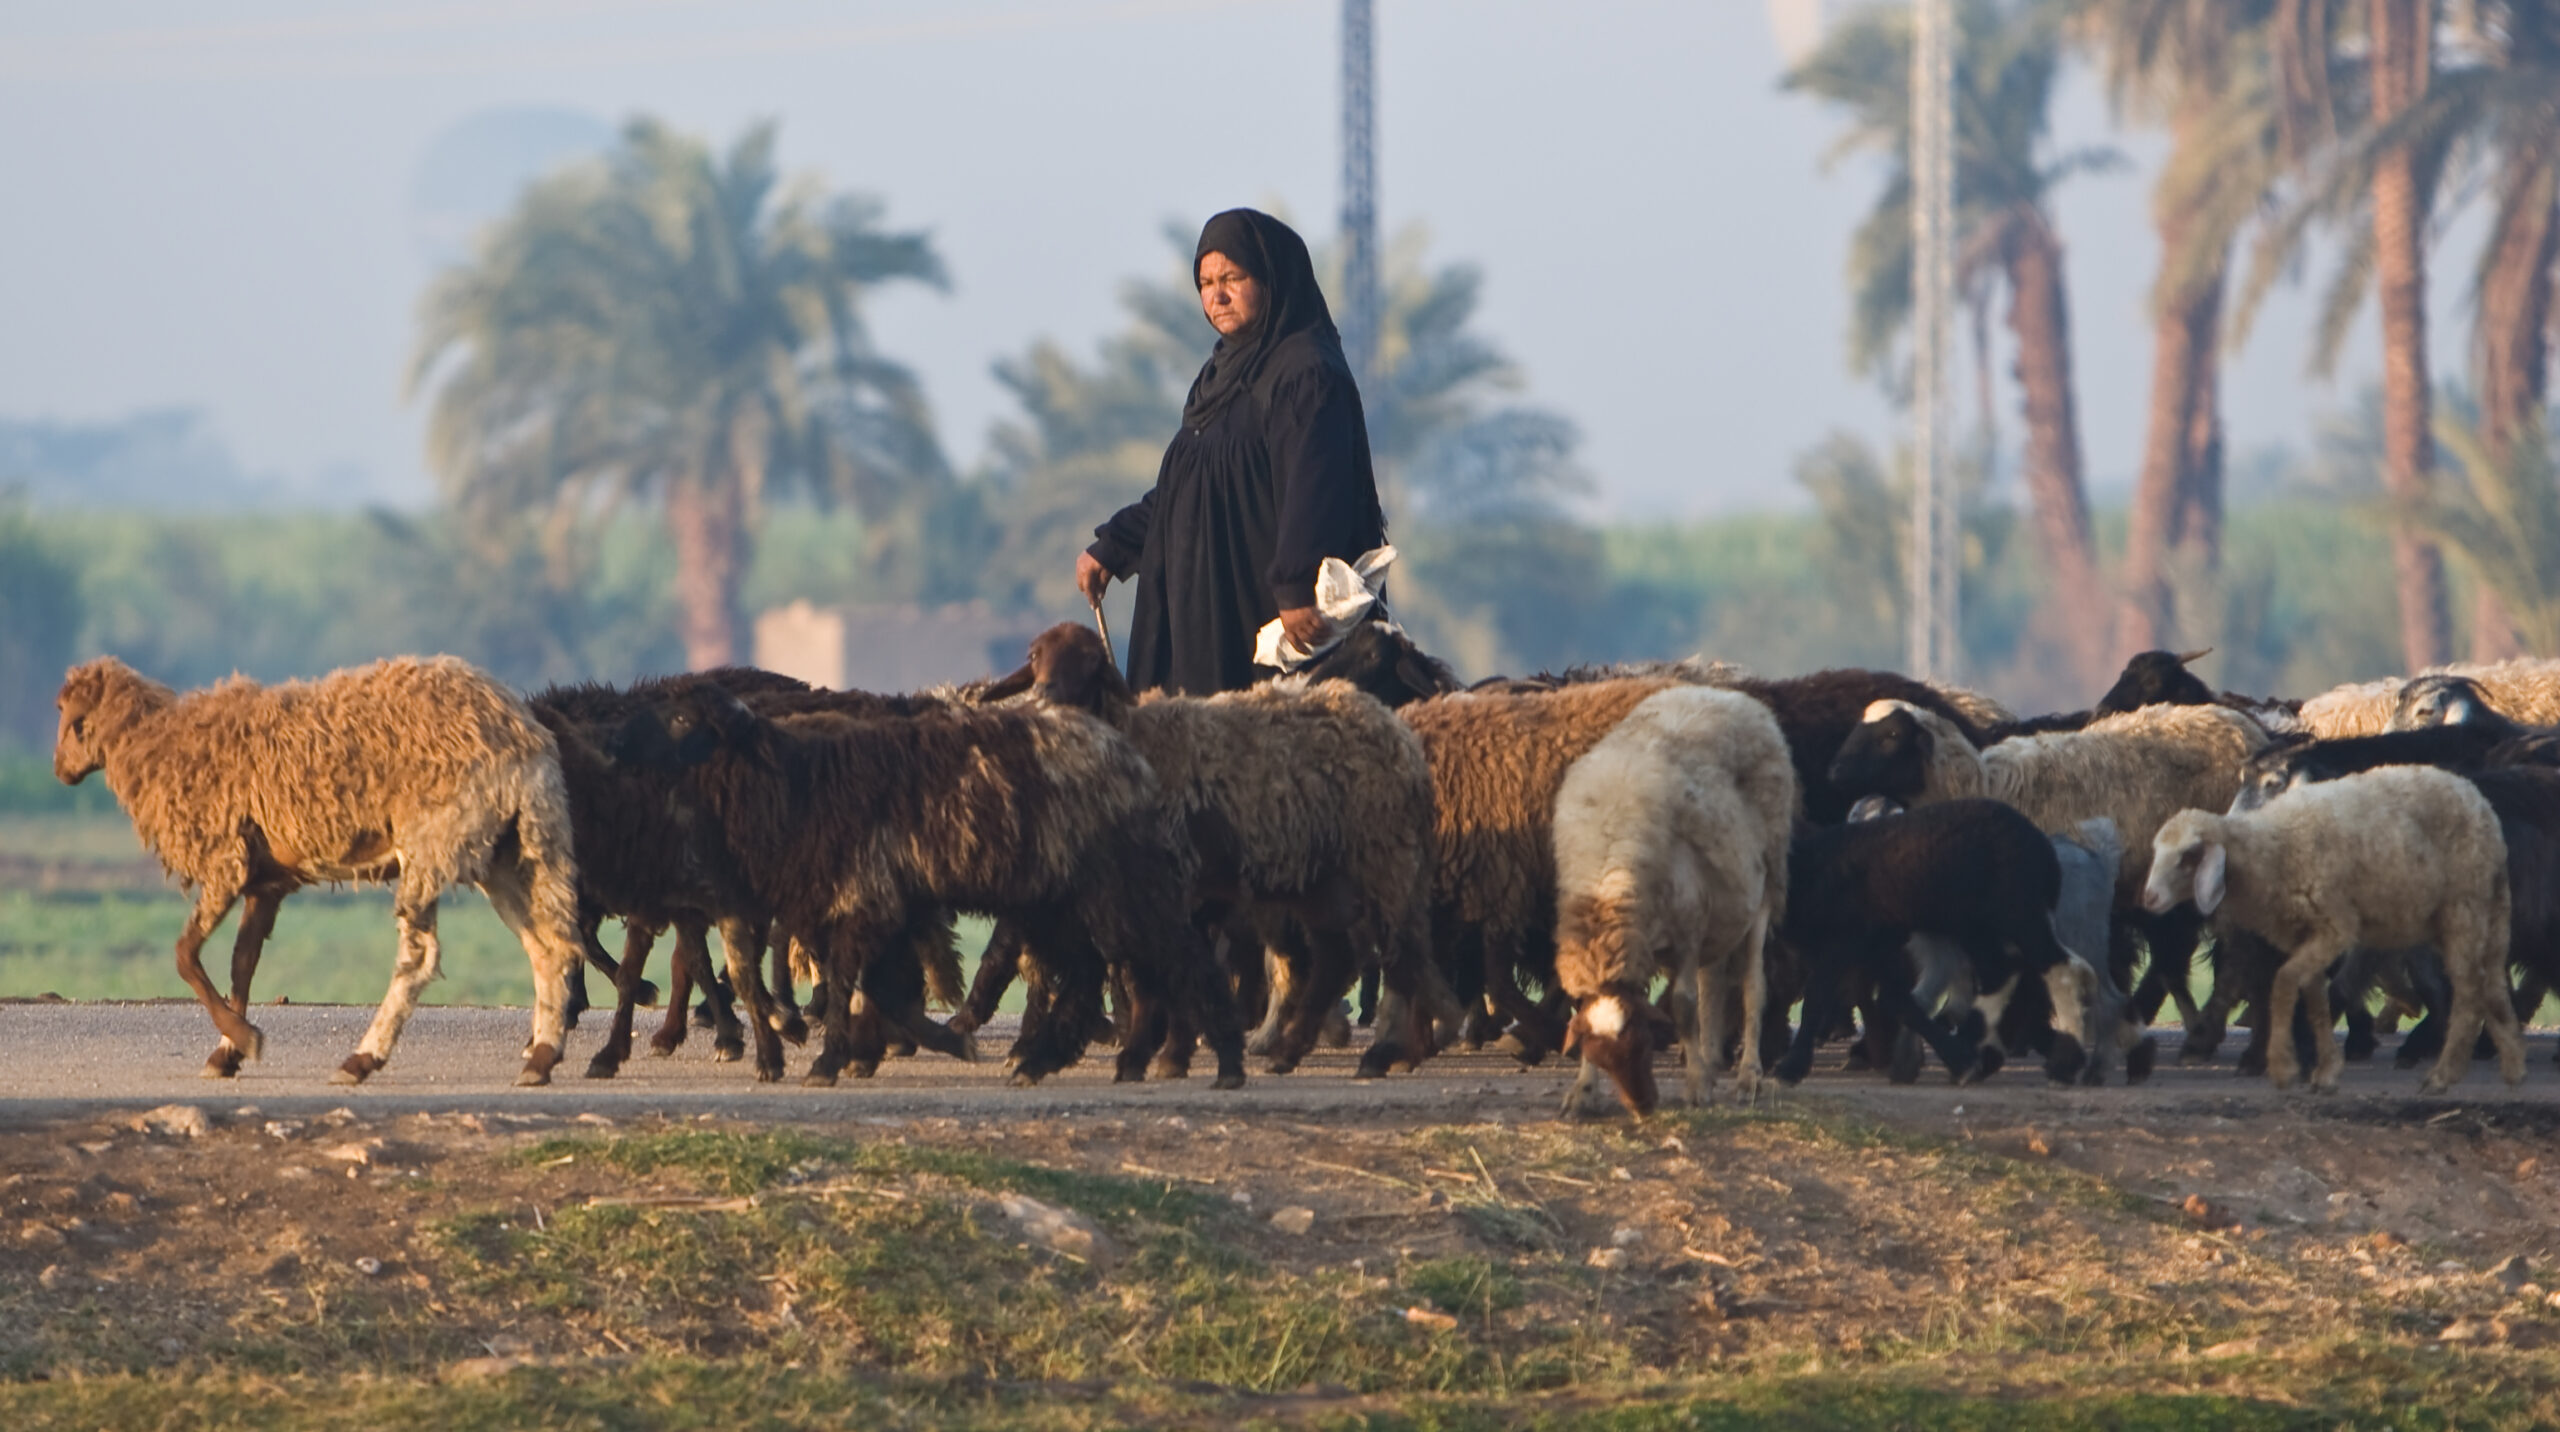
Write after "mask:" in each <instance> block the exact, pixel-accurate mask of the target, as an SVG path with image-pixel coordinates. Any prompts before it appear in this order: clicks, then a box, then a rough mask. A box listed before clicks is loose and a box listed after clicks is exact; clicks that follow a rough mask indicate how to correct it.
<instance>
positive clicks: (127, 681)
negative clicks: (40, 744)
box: [53, 656, 141, 786]
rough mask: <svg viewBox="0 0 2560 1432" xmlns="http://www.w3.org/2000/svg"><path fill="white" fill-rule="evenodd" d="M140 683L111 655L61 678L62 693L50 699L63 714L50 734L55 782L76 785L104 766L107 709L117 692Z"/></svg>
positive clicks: (113, 714)
mask: <svg viewBox="0 0 2560 1432" xmlns="http://www.w3.org/2000/svg"><path fill="white" fill-rule="evenodd" d="M140 682H141V678H140V677H138V676H136V675H135V674H134V671H133V668H131V667H129V666H127V665H125V664H124V663H123V662H121V661H118V660H116V659H115V658H114V657H112V656H102V657H99V658H98V659H97V660H95V661H91V662H85V663H83V664H81V665H79V666H75V667H73V668H71V671H70V674H68V675H66V676H64V677H63V678H62V690H61V692H60V693H59V694H57V695H56V696H55V697H54V698H53V704H54V709H56V710H57V711H59V712H61V713H62V714H61V718H60V720H59V721H58V722H57V723H56V724H55V726H54V732H53V777H54V779H55V780H58V781H60V782H62V783H63V784H64V785H66V786H76V785H78V784H80V783H81V782H82V781H84V780H87V779H88V778H89V773H90V772H91V771H94V770H97V769H98V768H99V767H101V766H103V765H105V764H106V763H107V749H106V741H105V739H104V737H105V734H106V731H105V728H106V726H107V724H108V723H109V722H111V721H113V720H114V716H115V713H114V712H112V711H110V710H108V709H107V708H108V707H109V706H110V704H111V703H112V701H113V698H114V697H115V695H116V694H117V693H118V692H119V691H122V690H125V689H127V688H130V687H132V686H135V685H138V684H139V683H140Z"/></svg>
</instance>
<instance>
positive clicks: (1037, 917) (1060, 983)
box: [990, 908, 1108, 1086]
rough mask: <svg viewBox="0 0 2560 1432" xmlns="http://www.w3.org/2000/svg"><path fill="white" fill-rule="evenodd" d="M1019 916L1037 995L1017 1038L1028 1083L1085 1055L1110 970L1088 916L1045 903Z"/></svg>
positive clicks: (1019, 1066)
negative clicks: (1086, 918) (1105, 963)
mask: <svg viewBox="0 0 2560 1432" xmlns="http://www.w3.org/2000/svg"><path fill="white" fill-rule="evenodd" d="M1016 918H1017V919H1018V920H1019V922H1020V923H1019V925H1018V926H1017V938H1018V939H1020V940H1021V941H1022V943H1023V947H1024V948H1025V949H1026V950H1027V951H1028V952H1029V954H1030V956H1031V958H1030V959H1029V960H1028V961H1026V963H1027V964H1028V965H1029V966H1030V970H1029V984H1030V987H1031V988H1030V996H1031V997H1030V999H1029V1000H1028V1002H1027V1003H1028V1006H1029V1007H1028V1008H1026V1010H1025V1011H1024V1014H1023V1018H1022V1035H1021V1037H1020V1038H1019V1039H1017V1040H1015V1041H1014V1046H1013V1056H1012V1063H1013V1080H1012V1082H1013V1083H1015V1084H1017V1085H1023V1086H1028V1085H1032V1084H1037V1083H1039V1082H1040V1081H1041V1080H1043V1079H1045V1078H1047V1077H1049V1076H1050V1075H1051V1074H1054V1073H1056V1072H1058V1071H1059V1070H1061V1069H1064V1068H1066V1067H1067V1066H1068V1065H1070V1064H1073V1063H1075V1062H1076V1061H1077V1060H1079V1059H1082V1058H1083V1057H1084V1051H1085V1046H1086V1045H1087V1044H1088V1043H1090V1042H1091V1036H1092V1033H1093V1023H1094V1020H1095V1018H1096V1017H1097V1016H1099V1015H1100V1014H1101V1013H1102V987H1103V983H1104V981H1105V980H1106V979H1107V978H1108V972H1107V970H1106V969H1105V967H1104V962H1103V957H1102V951H1101V949H1100V947H1098V946H1097V945H1096V944H1095V943H1094V940H1093V938H1092V935H1091V933H1090V931H1089V930H1088V929H1087V928H1086V926H1085V923H1084V921H1083V920H1082V919H1080V918H1078V917H1077V916H1075V915H1074V914H1072V913H1071V912H1068V911H1065V910H1058V909H1051V908H1042V909H1036V910H1030V911H1021V912H1017V914H1016ZM997 928H998V929H999V930H1002V929H1003V928H1004V926H1003V925H1002V924H999V925H998V927H997ZM990 948H991V949H992V948H993V947H992V946H990Z"/></svg>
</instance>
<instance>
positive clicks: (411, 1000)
mask: <svg viewBox="0 0 2560 1432" xmlns="http://www.w3.org/2000/svg"><path fill="white" fill-rule="evenodd" d="M491 903H492V904H493V905H494V904H495V903H496V902H495V901H492V902H491ZM393 914H394V916H395V917H396V918H397V919H398V920H399V922H400V959H399V962H398V963H397V964H395V965H393V966H392V970H391V988H390V989H389V990H388V991H386V992H385V993H384V994H383V996H382V1007H381V1008H380V1009H377V1010H375V1011H374V1013H373V1025H372V1027H371V1028H369V1029H367V1030H366V1031H365V1034H364V1038H363V1039H362V1040H360V1041H358V1042H357V1044H356V1052H355V1053H353V1054H350V1055H348V1056H347V1059H346V1062H345V1063H343V1064H341V1065H339V1066H338V1068H337V1071H336V1072H335V1073H332V1074H331V1075H330V1076H329V1082H330V1083H332V1084H361V1083H363V1082H364V1081H365V1080H366V1079H368V1078H370V1077H372V1075H373V1073H374V1071H376V1070H378V1069H380V1068H381V1067H382V1066H383V1065H385V1064H388V1063H390V1062H391V1047H392V1046H393V1045H395V1044H397V1043H399V1042H400V1031H401V1029H402V1028H403V1027H404V1026H406V1025H407V1024H408V1023H409V1016H410V1015H411V1014H413V1013H415V1012H416V1011H417V1008H418V995H419V994H420V992H422V991H424V990H425V989H426V987H427V982H428V981H429V980H432V979H434V978H435V977H436V975H437V973H438V968H439V965H440V962H441V960H442V958H443V950H442V948H441V947H440V946H439V945H438V944H437V943H436V902H435V900H434V899H433V898H432V897H430V898H428V899H424V900H419V899H417V898H416V895H415V893H414V892H413V891H412V890H410V889H407V888H403V889H402V891H401V892H400V900H399V902H398V903H397V905H395V907H394V909H393ZM537 974H539V970H538V969H537ZM560 983H561V985H562V986H563V988H562V989H561V990H560V991H558V992H556V993H554V994H553V995H552V1008H553V1010H554V1011H555V1017H558V1016H557V1013H556V1012H557V1011H558V1010H559V1008H560V1004H561V1003H562V1002H563V1001H564V1000H565V998H566V994H567V991H566V988H565V987H566V985H567V983H568V981H567V980H566V979H562V980H561V981H560Z"/></svg>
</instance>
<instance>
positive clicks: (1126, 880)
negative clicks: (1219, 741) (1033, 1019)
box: [652, 692, 1244, 1088]
mask: <svg viewBox="0 0 2560 1432" xmlns="http://www.w3.org/2000/svg"><path fill="white" fill-rule="evenodd" d="M652 714H653V715H654V716H656V717H657V718H658V721H659V724H660V725H661V726H662V727H663V730H662V732H661V736H662V738H663V741H664V742H665V743H667V744H671V745H673V746H674V747H675V748H677V749H678V750H682V749H684V748H686V747H687V746H688V745H692V744H694V743H697V742H708V743H709V744H711V745H713V746H715V747H716V748H717V752H718V754H717V757H716V758H715V759H711V760H707V761H705V762H704V763H703V764H702V765H701V766H700V767H699V768H698V769H696V770H694V771H692V772H691V773H689V774H688V776H687V778H686V780H685V783H684V788H683V798H684V800H685V802H686V804H687V805H688V807H689V808H690V809H692V810H693V811H695V812H697V813H698V816H699V818H701V819H703V820H704V821H706V822H708V828H709V829H711V830H714V831H716V832H718V834H719V837H720V841H721V844H722V845H723V847H725V851H726V858H727V859H729V860H731V861H732V862H733V863H734V865H735V867H736V868H737V869H739V870H741V871H742V872H744V873H745V877H746V878H747V879H748V880H749V881H750V882H751V884H752V885H753V886H754V887H755V889H756V892H757V894H758V895H759V896H760V897H761V898H762V899H763V900H764V901H765V902H766V903H767V904H768V905H769V906H770V907H771V908H772V910H773V911H774V914H775V918H776V920H777V922H778V923H779V924H781V925H783V926H785V927H787V928H789V929H791V930H792V931H794V932H796V933H799V934H801V935H803V936H806V937H810V938H812V939H813V940H814V941H815V942H816V943H817V944H818V945H819V947H820V948H821V949H822V950H823V951H825V954H826V958H827V961H828V967H829V971H828V972H829V978H830V980H831V981H833V984H834V988H835V989H836V990H837V991H859V992H860V993H861V994H863V995H864V996H866V998H868V999H870V1000H872V1001H874V1002H877V1003H880V1004H883V1005H885V1006H886V1008H887V1010H888V1011H889V1012H891V1013H892V1014H893V1015H894V1014H896V1013H898V1012H899V1011H902V1010H911V1009H914V1008H916V1007H919V1006H920V1004H921V1001H922V998H923V988H922V979H921V975H920V973H919V972H918V971H917V970H916V966H915V964H914V962H913V961H911V960H901V959H883V958H880V957H879V956H880V954H881V952H882V951H885V950H894V949H896V948H897V947H899V946H900V945H902V944H904V943H906V942H908V941H911V940H912V939H913V938H915V935H916V930H917V927H918V926H919V925H920V924H922V923H923V922H926V921H930V920H936V919H939V917H940V914H941V911H942V910H944V909H946V908H947V909H957V910H976V911H983V912H986V913H989V914H993V915H996V916H998V917H999V918H1002V917H1006V916H1010V917H1012V918H1014V919H1015V920H1017V921H1019V922H1020V925H1021V927H1022V929H1023V931H1024V933H1025V935H1026V937H1027V938H1028V939H1029V941H1030V943H1031V945H1032V948H1033V949H1034V950H1036V951H1037V952H1038V953H1039V956H1040V958H1041V959H1042V960H1043V961H1044V962H1046V963H1048V964H1050V965H1051V966H1052V967H1054V968H1055V969H1057V970H1058V971H1059V972H1060V973H1061V976H1062V978H1061V979H1060V981H1059V986H1058V996H1057V997H1058V999H1059V1001H1060V1003H1061V1004H1063V1005H1065V1006H1066V1008H1064V1009H1063V1010H1062V1011H1061V1012H1060V1016H1061V1017H1057V1018H1053V1019H1051V1020H1049V1021H1047V1022H1045V1023H1044V1025H1043V1026H1042V1031H1043V1039H1042V1041H1041V1042H1040V1043H1038V1044H1037V1046H1036V1047H1034V1048H1032V1049H1030V1050H1028V1051H1026V1053H1025V1056H1024V1058H1023V1059H1022V1060H1021V1062H1020V1063H1019V1065H1018V1066H1017V1068H1016V1073H1015V1077H1016V1079H1017V1080H1018V1081H1021V1082H1025V1083H1030V1082H1037V1081H1038V1080H1039V1079H1041V1078H1043V1077H1045V1076H1046V1075H1048V1074H1050V1073H1053V1072H1055V1071H1056V1070H1058V1069H1060V1068H1064V1067H1065V1066H1066V1065H1068V1064H1070V1063H1073V1062H1074V1061H1075V1059H1077V1058H1078V1057H1080V1055H1081V1054H1082V1051H1083V1048H1084V1043H1085V1034H1086V1031H1087V1028H1088V1017H1089V1016H1090V1015H1091V1014H1094V1013H1098V1012H1099V1010H1100V1005H1101V998H1102V984H1103V979H1104V970H1105V966H1106V964H1109V965H1113V966H1116V967H1117V968H1118V969H1119V970H1120V971H1121V973H1122V974H1123V975H1124V976H1125V977H1126V979H1127V981H1128V987H1129V992H1130V994H1131V996H1132V999H1133V1001H1134V1009H1133V1014H1132V1037H1131V1038H1130V1039H1129V1040H1128V1041H1127V1042H1125V1043H1124V1044H1123V1046H1122V1048H1121V1051H1120V1066H1119V1076H1120V1077H1121V1078H1122V1079H1124V1080H1134V1079H1141V1078H1143V1077H1145V1071H1146V1066H1147V1060H1148V1058H1149V1057H1150V1056H1151V1055H1152V1054H1153V1053H1154V1052H1155V1050H1156V1049H1157V1048H1158V1047H1159V1046H1160V1045H1161V1044H1162V1043H1163V1041H1164V1038H1165V1035H1166V1032H1167V1029H1168V1026H1169V1024H1170V1021H1171V1018H1172V1016H1173V1012H1174V1006H1175V1005H1176V1004H1183V1005H1187V1006H1189V1007H1191V1009H1192V1011H1193V1012H1194V1013H1195V1014H1196V1016H1197V1017H1198V1018H1200V1019H1201V1021H1202V1026H1201V1027H1202V1028H1203V1029H1204V1031H1205V1032H1206V1034H1207V1036H1208V1039H1209V1043H1210V1046H1211V1048H1212V1049H1213V1050H1215V1051H1216V1053H1217V1056H1218V1079H1217V1087H1220V1088H1234V1087H1237V1086H1239V1085H1241V1084H1242V1083H1243V1082H1244V1066H1243V1057H1244V1037H1243V1032H1242V1031H1241V1030H1240V1029H1239V1028H1238V1027H1237V1025H1236V1020H1235V1010H1234V1006H1233V1004H1232V1003H1231V1002H1230V1001H1229V999H1228V998H1227V992H1226V989H1225V986H1224V983H1223V982H1222V981H1219V980H1215V979H1212V978H1209V977H1208V976H1209V973H1210V971H1209V968H1208V966H1209V960H1208V956H1207V951H1206V948H1205V946H1204V945H1203V943H1202V942H1201V940H1200V938H1199V935H1198V933H1197V932H1196V931H1194V930H1193V929H1192V928H1191V926H1190V923H1189V922H1188V920H1187V919H1185V918H1184V916H1185V914H1186V904H1187V902H1186V887H1187V881H1188V877H1189V870H1188V869H1187V867H1186V861H1187V856H1188V848H1187V843H1185V842H1183V841H1182V840H1181V838H1180V835H1179V833H1178V832H1177V831H1175V830H1174V829H1172V828H1171V827H1170V825H1169V824H1168V823H1167V822H1166V821H1165V820H1164V818H1163V816H1162V814H1161V804H1160V801H1159V799H1158V795H1157V792H1156V788H1155V779H1154V775H1153V773H1152V772H1151V771H1150V770H1149V769H1148V767H1147V764H1146V762H1145V760H1144V758H1143V757H1141V756H1140V755H1139V754H1138V752H1137V750H1136V748H1135V747H1133V746H1131V745H1130V744H1129V742H1128V741H1127V740H1125V739H1124V738H1122V737H1121V736H1120V735H1119V734H1118V733H1116V732H1114V731H1112V730H1111V729H1110V728H1109V727H1107V726H1105V725H1103V724H1102V723H1101V722H1099V721H1097V720H1095V719H1094V718H1092V717H1090V716H1087V715H1085V714H1084V713H1082V712H1079V711H1070V710H1061V709H1055V708H1050V707H1046V706H1039V705H1031V706H1005V707H985V708H974V707H965V706H958V707H949V708H938V709H927V710H920V711H918V712H916V713H915V714H913V715H909V716H902V717H883V718H878V719H871V720H862V719H856V718H853V717H848V716H843V715H837V714H820V715H808V716H792V717H784V718H781V719H769V718H766V717H763V716H759V715H757V714H756V713H754V712H752V711H750V710H748V709H747V708H746V707H745V706H744V705H743V704H741V703H739V702H737V701H736V700H735V699H734V698H731V697H728V696H726V695H725V694H722V693H718V692H697V693H694V694H692V695H691V696H689V697H688V698H687V699H686V700H684V701H681V702H672V703H668V704H667V705H666V706H665V707H662V708H660V709H659V710H658V711H656V712H655V713H652ZM730 959H731V978H732V980H733V981H734V982H737V983H739V984H740V986H741V989H740V993H741V994H744V995H748V996H749V997H750V998H751V999H752V998H753V995H752V989H751V986H752V972H751V971H747V970H742V969H741V968H740V966H739V963H738V952H737V951H734V950H733V951H732V952H731V956H730ZM883 975H885V976H887V977H889V978H893V979H895V980H898V981H901V982H900V983H898V984H895V985H892V986H889V987H881V986H880V985H879V983H878V981H879V979H880V978H881V977H882V976H883ZM756 1013H757V1015H758V1019H757V1024H758V1028H759V1047H758V1054H757V1058H758V1073H759V1076H760V1077H766V1078H771V1077H778V1075H779V1073H780V1069H779V1067H778V1066H779V1064H780V1055H779V1052H778V1051H770V1054H769V1051H768V1049H767V1048H766V1046H765V1044H764V1039H763V1024H764V1021H763V1019H762V1011H760V1010H759V1011H756ZM826 1025H827V1029H826V1039H825V1042H824V1045H823V1047H822V1048H821V1050H820V1052H819V1055H818V1058H817V1060H816V1062H815V1063H814V1064H813V1065H812V1066H811V1068H810V1070H809V1073H808V1076H807V1079H806V1081H805V1082H809V1083H813V1084H821V1085H823V1084H829V1083H832V1082H834V1080H835V1078H836V1076H837V1074H838V1073H839V1072H840V1071H841V1070H843V1069H844V1068H845V1067H846V1066H847V1065H849V1064H855V1063H876V1062H877V1053H876V1052H875V1051H873V1050H872V1049H870V1048H869V1047H867V1046H861V1045H857V1044H856V1042H855V1038H854V1023H853V1016H852V1012H851V1009H850V1001H849V1000H848V999H846V998H830V999H829V1000H828V1001H827V1007H826ZM768 1057H770V1060H771V1064H772V1065H773V1066H775V1067H772V1068H771V1069H770V1070H768V1068H767V1060H768Z"/></svg>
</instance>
